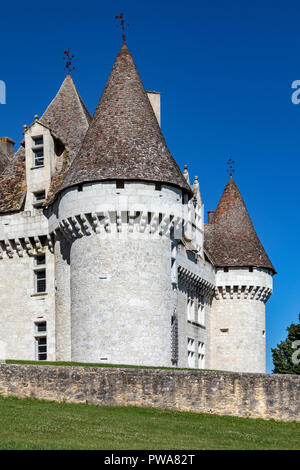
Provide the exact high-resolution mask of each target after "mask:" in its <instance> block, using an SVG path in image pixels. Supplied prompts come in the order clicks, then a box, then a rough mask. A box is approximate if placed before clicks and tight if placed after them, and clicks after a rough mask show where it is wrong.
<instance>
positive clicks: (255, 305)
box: [204, 177, 275, 372]
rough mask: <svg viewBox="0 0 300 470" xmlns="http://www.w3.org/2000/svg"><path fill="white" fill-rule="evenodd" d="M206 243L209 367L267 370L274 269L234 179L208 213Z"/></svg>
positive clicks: (254, 370) (231, 179)
mask: <svg viewBox="0 0 300 470" xmlns="http://www.w3.org/2000/svg"><path fill="white" fill-rule="evenodd" d="M204 247H205V250H206V251H207V253H208V254H209V256H210V259H211V261H212V262H213V264H214V266H215V273H216V274H215V276H216V289H215V297H214V299H213V304H212V315H211V323H210V338H211V340H210V344H211V358H212V359H211V364H210V367H211V368H212V369H218V370H231V371H239V372H241V371H243V372H265V371H266V361H265V349H266V347H265V341H266V326H265V304H266V302H267V300H268V299H269V297H270V296H271V294H272V289H273V275H274V273H275V270H274V267H273V266H272V263H271V262H270V260H269V258H268V256H267V254H266V252H265V250H264V248H263V246H262V244H261V243H260V241H259V238H258V236H257V234H256V232H255V229H254V227H253V224H252V222H251V219H250V217H249V214H248V211H247V209H246V206H245V203H244V201H243V199H242V196H241V194H240V192H239V189H238V187H237V185H236V184H235V182H234V181H233V178H232V177H230V180H229V182H228V184H227V186H226V187H225V190H224V193H223V195H222V197H221V200H220V203H219V205H218V207H217V210H216V211H215V212H210V214H209V223H208V224H207V225H206V227H205V241H204Z"/></svg>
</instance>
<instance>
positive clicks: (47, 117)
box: [40, 74, 92, 160]
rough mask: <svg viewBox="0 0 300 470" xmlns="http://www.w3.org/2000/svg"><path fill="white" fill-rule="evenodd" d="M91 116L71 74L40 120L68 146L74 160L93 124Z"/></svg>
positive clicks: (70, 155)
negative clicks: (91, 123)
mask: <svg viewBox="0 0 300 470" xmlns="http://www.w3.org/2000/svg"><path fill="white" fill-rule="evenodd" d="M91 119H92V117H91V115H90V113H89V112H88V110H87V108H86V106H85V104H84V102H83V101H82V99H81V97H80V95H79V93H78V91H77V88H76V86H75V84H74V82H73V79H72V77H71V75H70V74H68V75H67V76H66V78H65V79H64V81H63V83H62V85H61V87H60V89H59V91H58V93H57V95H56V96H55V98H54V99H53V100H52V101H51V103H50V104H49V106H48V108H47V109H46V111H45V112H44V114H43V116H42V117H41V118H40V122H42V123H43V124H45V125H46V126H48V127H49V128H50V129H51V131H52V132H53V133H54V134H55V135H56V136H57V137H58V138H59V139H60V140H61V141H62V142H63V144H64V145H65V146H66V148H67V150H68V152H69V157H70V159H71V160H73V158H74V156H75V155H76V154H77V152H78V150H79V148H80V146H81V144H82V141H83V138H84V136H85V134H86V131H87V130H88V127H89V124H90V122H91Z"/></svg>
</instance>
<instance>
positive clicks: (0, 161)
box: [0, 145, 9, 175]
mask: <svg viewBox="0 0 300 470" xmlns="http://www.w3.org/2000/svg"><path fill="white" fill-rule="evenodd" d="M8 164H9V158H8V156H7V155H6V153H5V152H4V150H3V149H2V148H1V145H0V175H1V174H2V173H3V171H4V170H5V168H6V166H7V165H8Z"/></svg>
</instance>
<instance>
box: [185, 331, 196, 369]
mask: <svg viewBox="0 0 300 470" xmlns="http://www.w3.org/2000/svg"><path fill="white" fill-rule="evenodd" d="M187 349H188V367H193V368H194V367H195V340H194V339H193V338H188V347H187Z"/></svg>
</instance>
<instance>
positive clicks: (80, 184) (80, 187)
mask: <svg viewBox="0 0 300 470" xmlns="http://www.w3.org/2000/svg"><path fill="white" fill-rule="evenodd" d="M77 188H78V191H79V192H81V191H82V190H83V184H82V183H79V185H78V186H77Z"/></svg>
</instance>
